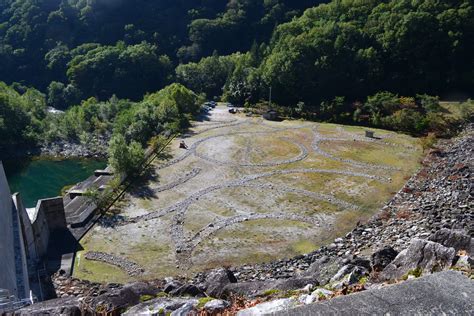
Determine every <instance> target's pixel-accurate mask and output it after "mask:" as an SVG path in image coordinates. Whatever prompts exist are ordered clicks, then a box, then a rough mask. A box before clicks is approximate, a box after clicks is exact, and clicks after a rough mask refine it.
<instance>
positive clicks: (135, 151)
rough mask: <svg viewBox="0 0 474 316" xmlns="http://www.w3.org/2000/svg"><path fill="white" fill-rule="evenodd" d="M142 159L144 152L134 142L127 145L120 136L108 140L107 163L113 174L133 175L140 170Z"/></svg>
mask: <svg viewBox="0 0 474 316" xmlns="http://www.w3.org/2000/svg"><path fill="white" fill-rule="evenodd" d="M144 159H145V152H144V150H143V148H142V146H141V145H140V144H139V143H137V142H136V141H132V142H131V143H130V144H127V142H126V140H125V137H123V136H122V135H114V137H112V139H111V140H110V144H109V163H110V165H111V166H112V168H113V169H114V171H115V172H117V173H120V174H127V175H130V174H133V173H135V172H137V171H139V170H140V168H141V164H142V163H143V160H144Z"/></svg>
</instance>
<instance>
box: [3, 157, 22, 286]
mask: <svg viewBox="0 0 474 316" xmlns="http://www.w3.org/2000/svg"><path fill="white" fill-rule="evenodd" d="M12 207H13V206H12V198H11V194H10V188H9V186H8V183H7V178H6V175H5V172H4V171H3V165H2V163H1V162H0V254H1V255H0V267H2V272H1V273H0V289H6V290H9V291H10V293H11V294H13V295H18V291H17V284H16V272H15V249H14V247H13V222H12Z"/></svg>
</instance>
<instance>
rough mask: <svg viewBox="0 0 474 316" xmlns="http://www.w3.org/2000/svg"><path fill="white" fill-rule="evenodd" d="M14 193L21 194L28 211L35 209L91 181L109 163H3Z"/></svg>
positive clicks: (71, 160)
mask: <svg viewBox="0 0 474 316" xmlns="http://www.w3.org/2000/svg"><path fill="white" fill-rule="evenodd" d="M3 166H4V168H5V173H6V175H7V179H8V183H9V185H10V190H11V191H12V193H13V192H20V194H21V198H22V200H23V203H24V204H25V206H26V207H35V206H36V202H37V201H38V200H39V199H44V198H50V197H55V196H58V195H59V194H60V193H61V189H62V188H63V187H64V186H66V185H72V184H75V183H77V182H80V181H83V180H85V179H87V178H88V177H89V176H91V175H92V174H93V173H94V170H96V169H102V168H104V167H105V166H106V162H105V161H100V160H93V159H65V160H52V159H34V160H20V159H19V160H14V161H8V160H7V161H3Z"/></svg>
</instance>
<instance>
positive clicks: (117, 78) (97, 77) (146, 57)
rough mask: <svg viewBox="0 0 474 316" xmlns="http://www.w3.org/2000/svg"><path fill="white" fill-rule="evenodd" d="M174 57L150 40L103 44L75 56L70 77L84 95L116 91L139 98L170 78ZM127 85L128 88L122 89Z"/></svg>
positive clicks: (106, 95) (159, 86)
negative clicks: (166, 53)
mask: <svg viewBox="0 0 474 316" xmlns="http://www.w3.org/2000/svg"><path fill="white" fill-rule="evenodd" d="M170 71H171V61H170V60H169V58H168V57H166V56H163V55H162V56H160V55H159V54H158V52H157V47H156V46H154V45H150V44H148V43H145V42H143V43H141V44H137V45H132V46H126V45H125V44H124V43H122V42H119V43H117V44H116V45H115V46H100V47H97V48H95V49H92V50H89V51H87V53H85V54H84V55H77V56H75V57H74V58H73V59H72V60H71V62H70V63H69V66H68V71H67V75H68V78H69V80H70V81H71V82H72V83H73V84H74V85H76V86H77V87H78V88H79V89H80V90H81V91H83V93H84V94H85V95H93V96H97V97H98V98H99V99H104V98H108V97H110V96H111V95H112V94H114V93H115V94H116V95H117V96H118V97H128V98H131V99H139V98H141V97H142V96H143V94H144V93H146V92H151V91H156V90H158V89H160V88H161V87H163V86H164V84H165V83H167V82H168V81H169V74H170ZM122 87H127V88H126V89H121V88H122Z"/></svg>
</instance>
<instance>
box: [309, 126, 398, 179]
mask: <svg viewBox="0 0 474 316" xmlns="http://www.w3.org/2000/svg"><path fill="white" fill-rule="evenodd" d="M313 135H314V138H313V142H312V144H311V145H312V147H313V150H314V151H315V152H316V153H318V154H320V155H322V156H324V157H326V158H329V159H331V160H335V161H339V162H343V163H347V164H350V165H352V166H355V167H358V168H374V169H382V170H389V171H399V170H401V169H400V168H397V167H392V166H387V165H378V164H372V163H365V162H360V161H356V160H352V159H346V158H341V157H337V156H335V155H333V154H330V153H328V152H327V151H324V150H323V149H321V147H320V146H319V144H320V143H323V142H329V141H350V139H345V138H330V137H323V136H322V135H321V134H320V133H319V132H318V131H317V130H316V128H314V129H313ZM353 140H354V141H361V140H359V139H353Z"/></svg>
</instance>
